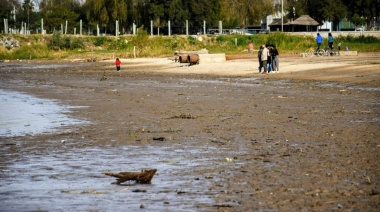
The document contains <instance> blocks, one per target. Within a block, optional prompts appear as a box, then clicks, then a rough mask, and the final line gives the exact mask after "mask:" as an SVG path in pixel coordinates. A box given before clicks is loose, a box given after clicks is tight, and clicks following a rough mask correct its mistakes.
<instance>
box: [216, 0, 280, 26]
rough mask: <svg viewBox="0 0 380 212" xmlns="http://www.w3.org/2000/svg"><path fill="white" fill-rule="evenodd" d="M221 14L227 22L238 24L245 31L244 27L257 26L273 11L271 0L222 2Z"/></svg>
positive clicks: (226, 0)
mask: <svg viewBox="0 0 380 212" xmlns="http://www.w3.org/2000/svg"><path fill="white" fill-rule="evenodd" d="M222 2H223V14H225V15H224V19H225V20H227V22H228V21H229V22H232V23H236V22H237V23H238V25H239V26H240V27H241V28H242V29H245V26H246V25H257V24H259V23H260V21H261V20H262V19H263V18H264V17H265V16H267V15H270V14H273V13H274V11H275V8H274V5H273V2H272V1H271V0H223V1H222Z"/></svg>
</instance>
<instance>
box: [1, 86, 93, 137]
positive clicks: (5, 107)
mask: <svg viewBox="0 0 380 212" xmlns="http://www.w3.org/2000/svg"><path fill="white" fill-rule="evenodd" d="M0 101H1V104H0V111H1V113H0V137H12V136H23V135H35V134H40V133H49V132H54V131H56V130H59V128H61V127H62V126H67V125H75V124H84V123H86V122H85V121H83V120H78V119H75V118H73V117H70V116H69V115H67V113H68V112H69V110H68V109H69V108H68V107H66V106H62V105H59V104H58V103H57V102H54V101H52V100H48V99H41V98H36V97H34V96H31V95H26V94H22V93H19V92H14V91H9V90H2V89H0Z"/></svg>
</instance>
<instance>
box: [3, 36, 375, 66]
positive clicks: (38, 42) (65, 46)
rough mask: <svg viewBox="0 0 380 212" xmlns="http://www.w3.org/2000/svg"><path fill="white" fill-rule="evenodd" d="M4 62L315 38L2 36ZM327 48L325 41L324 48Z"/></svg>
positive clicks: (350, 41)
mask: <svg viewBox="0 0 380 212" xmlns="http://www.w3.org/2000/svg"><path fill="white" fill-rule="evenodd" d="M10 37H11V38H12V39H13V40H16V41H18V42H19V47H9V46H6V45H5V40H9V38H10ZM339 41H340V42H341V43H342V50H344V49H345V47H346V46H348V47H349V49H350V50H355V51H358V52H378V51H380V39H379V38H377V37H374V36H359V37H354V36H352V35H347V36H336V37H335V42H334V45H335V46H337V43H338V42H339ZM1 42H2V43H3V45H0V60H15V59H64V58H70V59H74V58H79V59H90V58H96V59H110V58H114V57H120V58H131V57H135V56H136V57H168V56H172V55H173V53H174V52H175V51H180V50H186V51H196V50H200V49H207V50H208V51H209V52H210V53H226V54H246V53H247V46H248V44H249V43H251V42H252V43H253V44H254V46H255V49H258V47H259V46H260V45H261V44H274V45H276V47H277V48H278V49H279V51H280V53H300V52H304V51H305V50H306V49H307V48H309V47H310V46H312V47H315V38H314V37H312V36H306V35H299V36H297V35H289V34H286V33H270V34H257V35H221V36H177V35H174V36H171V37H167V36H154V37H151V36H150V35H149V34H148V33H147V32H146V31H144V30H139V31H138V34H137V35H136V36H119V37H113V36H108V37H105V36H102V37H95V36H78V35H62V34H60V33H54V34H53V35H0V44H1ZM326 45H327V39H324V41H323V44H322V46H323V47H324V46H326Z"/></svg>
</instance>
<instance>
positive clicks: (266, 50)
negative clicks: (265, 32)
mask: <svg viewBox="0 0 380 212" xmlns="http://www.w3.org/2000/svg"><path fill="white" fill-rule="evenodd" d="M257 57H258V59H259V73H263V74H267V73H271V72H273V73H276V72H278V71H279V62H280V60H279V54H278V50H277V48H276V46H275V45H262V46H260V49H259V51H258V54H257Z"/></svg>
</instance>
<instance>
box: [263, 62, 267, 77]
mask: <svg viewBox="0 0 380 212" xmlns="http://www.w3.org/2000/svg"><path fill="white" fill-rule="evenodd" d="M263 67H264V72H263V74H266V73H267V61H266V60H263Z"/></svg>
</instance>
